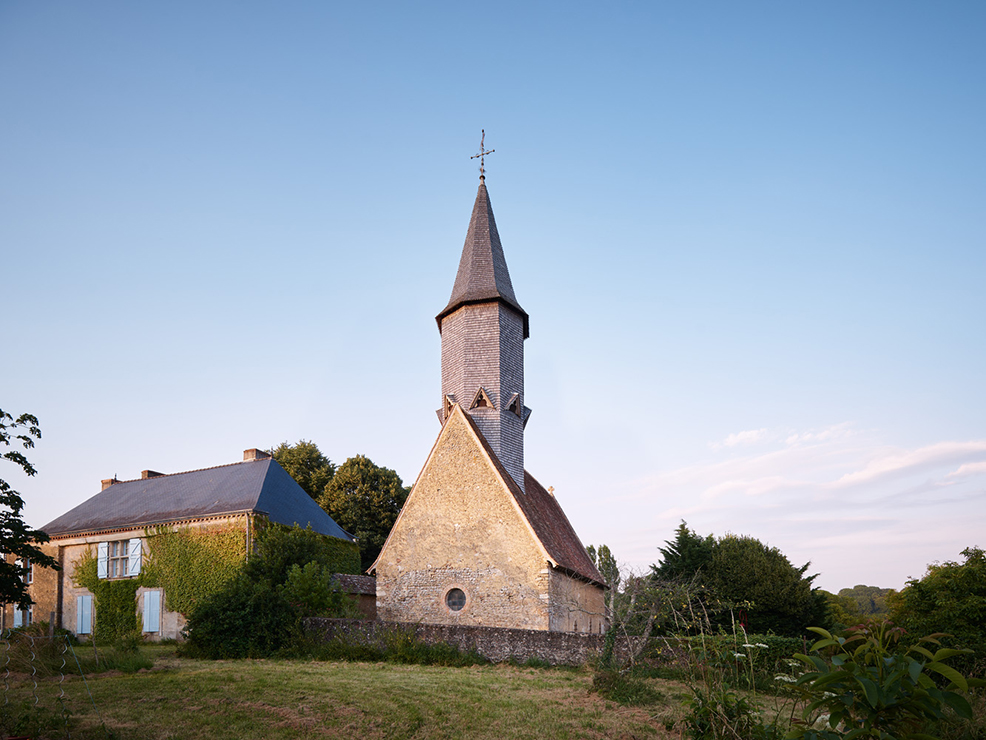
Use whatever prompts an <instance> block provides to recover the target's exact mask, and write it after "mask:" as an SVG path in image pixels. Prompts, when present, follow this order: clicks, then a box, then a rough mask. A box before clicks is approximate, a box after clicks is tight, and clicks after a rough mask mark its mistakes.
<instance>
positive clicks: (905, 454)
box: [610, 423, 986, 589]
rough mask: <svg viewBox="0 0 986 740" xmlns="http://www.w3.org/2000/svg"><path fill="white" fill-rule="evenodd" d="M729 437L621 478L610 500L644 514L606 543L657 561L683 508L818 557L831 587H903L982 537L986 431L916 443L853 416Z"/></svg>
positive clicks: (706, 528) (630, 516)
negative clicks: (692, 456)
mask: <svg viewBox="0 0 986 740" xmlns="http://www.w3.org/2000/svg"><path fill="white" fill-rule="evenodd" d="M731 439H732V440H735V442H734V444H732V445H728V446H727V445H726V444H725V443H723V444H721V445H718V446H716V447H714V448H713V450H711V451H709V452H707V453H706V456H707V458H708V459H707V460H705V461H704V462H702V463H701V464H696V465H690V466H687V467H680V468H672V469H667V470H662V471H658V472H656V473H654V474H652V475H649V476H647V477H645V478H642V479H638V480H636V481H629V480H628V481H625V482H624V483H623V485H622V486H620V487H621V488H622V493H623V495H616V496H614V497H613V498H612V499H611V500H612V503H613V504H614V505H615V506H616V507H618V508H619V509H620V510H621V511H622V512H623V515H622V518H623V520H624V522H626V521H634V522H636V523H638V525H639V526H638V528H636V529H635V530H634V531H633V534H632V535H628V534H627V533H626V530H623V532H622V534H623V536H624V541H623V542H620V543H617V541H616V540H615V538H614V541H613V542H611V543H610V544H611V545H612V546H616V545H617V544H619V546H620V548H621V549H622V548H625V549H626V554H625V555H623V556H622V557H630V558H639V559H640V561H641V563H643V561H644V560H647V562H653V561H654V560H655V559H657V558H658V554H657V551H656V548H657V547H659V546H661V545H662V544H663V542H664V541H665V540H667V539H669V538H670V537H671V536H672V535H673V531H674V528H675V527H676V526H677V524H678V522H679V521H680V520H682V519H684V520H685V521H687V522H688V525H689V526H690V527H691V528H692V529H694V530H696V531H697V532H699V533H700V534H709V533H713V534H716V535H722V534H725V533H726V532H734V533H737V534H749V535H751V536H753V537H757V538H758V539H761V540H762V541H764V542H768V543H769V544H771V545H773V546H776V547H779V548H780V549H781V550H782V551H783V552H784V553H785V554H787V555H788V557H790V559H791V561H792V562H796V563H802V562H805V561H808V560H811V561H812V563H813V565H812V570H813V572H814V571H816V570H817V571H819V572H821V573H822V576H820V577H819V581H818V585H821V586H822V587H823V588H828V589H833V588H835V589H838V588H842V587H846V586H853V585H855V584H856V583H868V584H870V585H879V586H886V587H892V588H899V587H901V586H903V584H904V581H905V580H906V579H907V578H908V577H911V576H920V575H921V574H922V573H923V572H924V570H925V568H926V566H927V564H928V563H930V562H933V561H935V560H942V559H949V558H951V559H954V558H956V557H958V553H959V552H960V551H961V550H962V549H963V548H964V547H969V546H972V545H979V546H984V545H986V540H983V535H982V532H986V440H983V439H973V440H967V441H955V440H949V441H942V442H936V443H934V444H929V445H922V446H915V447H910V448H908V447H902V446H899V445H889V444H887V442H886V438H885V436H884V435H881V434H879V433H878V432H876V431H874V430H859V429H857V428H856V427H854V426H853V425H852V424H850V423H844V424H838V425H834V426H831V427H827V428H824V429H816V430H807V431H786V432H783V433H780V432H776V431H773V430H767V429H758V430H750V431H749V432H740V433H737V434H735V435H730V437H728V438H727V441H728V440H731ZM741 439H742V440H748V441H749V442H748V443H749V444H752V442H753V441H754V440H755V441H757V442H758V446H757V447H756V448H752V447H747V446H744V444H745V443H744V442H741V441H740V440H741ZM727 448H728V449H727Z"/></svg>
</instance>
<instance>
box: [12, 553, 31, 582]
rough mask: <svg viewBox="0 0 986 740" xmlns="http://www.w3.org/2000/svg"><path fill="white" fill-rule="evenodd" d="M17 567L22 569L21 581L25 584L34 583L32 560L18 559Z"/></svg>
mask: <svg viewBox="0 0 986 740" xmlns="http://www.w3.org/2000/svg"><path fill="white" fill-rule="evenodd" d="M16 565H17V567H18V568H20V569H21V580H22V581H24V583H27V584H31V583H34V568H33V567H32V565H31V558H17V560H16Z"/></svg>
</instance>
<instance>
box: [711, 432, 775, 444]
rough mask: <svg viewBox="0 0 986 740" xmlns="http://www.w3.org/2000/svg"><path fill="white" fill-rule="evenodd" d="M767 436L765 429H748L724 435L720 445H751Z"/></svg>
mask: <svg viewBox="0 0 986 740" xmlns="http://www.w3.org/2000/svg"><path fill="white" fill-rule="evenodd" d="M766 438H767V430H766V429H748V430H747V431H745V432H736V433H735V434H730V435H729V436H728V437H726V438H725V439H724V440H723V441H722V443H721V445H718V446H716V448H718V447H719V446H722V447H736V446H738V445H751V444H755V443H757V442H762V441H763V440H765V439H766Z"/></svg>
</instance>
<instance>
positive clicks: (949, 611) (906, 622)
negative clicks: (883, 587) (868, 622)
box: [887, 547, 986, 675]
mask: <svg viewBox="0 0 986 740" xmlns="http://www.w3.org/2000/svg"><path fill="white" fill-rule="evenodd" d="M962 556H963V557H964V558H965V562H963V563H956V562H952V561H948V562H945V563H935V564H932V565H929V566H928V572H927V573H925V575H924V577H923V578H921V579H920V580H914V579H912V580H910V581H908V582H907V585H906V586H905V587H904V588H903V589H902V590H901V591H900V592H897V593H893V594H891V595H890V596H889V597H888V599H887V601H888V604H889V606H890V618H891V619H892V620H893V621H894V622H895V623H896V624H899V625H900V626H901V627H904V628H905V629H906V630H908V631H909V632H912V633H918V634H922V633H924V634H926V633H928V632H945V633H948V634H949V635H952V636H953V639H954V642H955V644H957V645H960V646H961V647H964V648H971V649H972V650H973V651H974V652H975V654H976V657H977V658H978V665H977V666H975V669H974V670H975V672H976V673H977V674H980V675H981V674H982V673H983V672H984V665H986V660H984V659H986V553H984V552H983V551H982V550H981V549H980V548H978V547H967V548H966V549H965V550H963V551H962ZM962 665H963V667H964V668H968V669H973V659H972V658H969V659H966V660H965V661H963V662H962Z"/></svg>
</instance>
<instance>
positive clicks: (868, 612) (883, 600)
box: [839, 584, 894, 617]
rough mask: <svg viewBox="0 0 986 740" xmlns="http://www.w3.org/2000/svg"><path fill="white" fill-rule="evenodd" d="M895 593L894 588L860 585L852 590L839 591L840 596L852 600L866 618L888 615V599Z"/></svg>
mask: <svg viewBox="0 0 986 740" xmlns="http://www.w3.org/2000/svg"><path fill="white" fill-rule="evenodd" d="M893 591H894V590H893V589H892V588H880V587H878V586H864V585H862V584H858V585H856V586H853V587H852V588H844V589H842V590H841V591H839V596H840V597H843V598H849V599H852V601H853V602H854V603H855V604H856V606H857V608H858V609H859V613H860V614H862V615H863V616H865V617H872V616H877V615H880V614H886V613H887V597H888V596H889V595H890V594H892V593H893Z"/></svg>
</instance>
